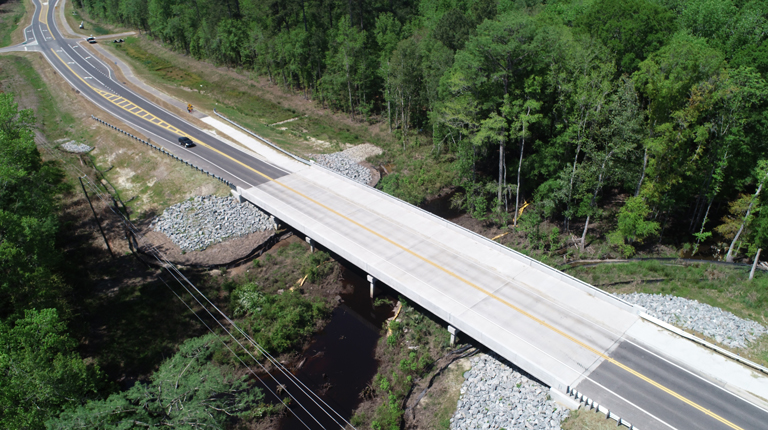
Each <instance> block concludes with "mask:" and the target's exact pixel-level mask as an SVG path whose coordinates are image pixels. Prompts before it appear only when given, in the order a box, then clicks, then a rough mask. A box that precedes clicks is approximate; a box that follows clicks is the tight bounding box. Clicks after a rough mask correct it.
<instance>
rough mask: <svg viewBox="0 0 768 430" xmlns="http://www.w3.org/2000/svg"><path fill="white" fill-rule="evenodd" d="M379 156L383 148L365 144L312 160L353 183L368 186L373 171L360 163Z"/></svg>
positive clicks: (321, 155)
mask: <svg viewBox="0 0 768 430" xmlns="http://www.w3.org/2000/svg"><path fill="white" fill-rule="evenodd" d="M378 154H381V148H379V147H377V146H375V145H371V144H370V143H364V144H362V145H357V146H353V147H352V148H349V149H345V150H344V151H341V152H334V153H333V154H318V155H313V156H312V158H314V160H315V163H317V164H320V165H322V166H324V167H327V168H329V169H331V170H333V171H335V172H337V173H339V174H342V175H344V176H346V177H348V178H350V179H352V180H353V181H356V182H360V183H361V184H368V183H369V182H370V181H371V171H370V169H368V168H367V167H364V166H361V165H360V164H358V163H361V162H363V161H365V159H366V158H368V157H371V156H374V155H378Z"/></svg>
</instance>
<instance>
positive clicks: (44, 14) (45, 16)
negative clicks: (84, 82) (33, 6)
mask: <svg viewBox="0 0 768 430" xmlns="http://www.w3.org/2000/svg"><path fill="white" fill-rule="evenodd" d="M48 1H49V2H50V1H52V0H48ZM40 6H42V8H41V9H40V20H39V21H40V22H42V23H43V24H45V28H47V29H48V35H49V36H51V39H53V40H56V38H55V37H53V32H52V31H51V26H49V25H48V8H49V6H48V5H47V4H45V5H44V4H43V3H42V1H41V2H40ZM40 33H42V31H40ZM43 37H45V35H43ZM38 43H39V42H38ZM59 59H61V58H59Z"/></svg>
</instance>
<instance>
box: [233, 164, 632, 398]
mask: <svg viewBox="0 0 768 430" xmlns="http://www.w3.org/2000/svg"><path fill="white" fill-rule="evenodd" d="M243 196H244V197H245V198H247V199H248V200H250V201H252V202H253V203H255V204H257V205H258V206H260V207H262V208H264V209H265V210H267V211H269V212H271V213H272V214H273V215H275V216H277V217H278V218H280V219H282V220H283V221H284V222H286V223H288V224H290V225H291V226H293V227H294V228H297V229H298V230H300V231H302V232H304V233H305V234H307V235H308V236H310V237H312V238H313V239H315V240H316V241H318V242H319V243H320V244H322V245H323V246H325V247H327V248H328V249H330V250H332V251H333V252H335V253H337V254H339V255H341V256H342V257H344V258H345V259H347V260H349V261H350V262H352V263H354V264H356V265H357V266H358V267H361V268H363V269H365V270H366V271H368V273H370V274H371V275H373V276H374V277H376V278H377V279H379V280H381V281H382V282H384V283H386V284H387V285H389V286H390V287H392V288H394V289H395V290H397V291H398V292H400V293H401V294H403V295H404V296H406V297H408V298H409V299H410V300H413V301H414V302H416V303H418V304H419V305H420V306H423V307H424V308H426V309H428V310H429V311H431V312H432V313H434V314H435V315H437V316H439V317H440V318H443V319H444V320H446V321H448V322H449V323H450V324H451V325H453V326H455V327H456V328H458V329H459V330H461V331H462V332H464V333H467V334H468V335H470V336H472V337H473V338H475V339H476V340H478V341H480V342H482V343H483V344H485V345H486V346H488V347H490V348H493V349H494V350H495V351H497V352H498V353H499V354H501V355H502V356H504V357H505V358H507V359H509V360H510V361H512V362H514V363H516V364H518V365H519V366H521V367H523V368H524V369H526V370H527V371H529V372H530V373H531V374H532V375H533V376H535V377H537V378H539V379H540V380H542V381H543V382H545V383H546V384H549V385H550V386H553V387H555V388H557V389H560V390H562V391H565V389H566V387H567V386H568V385H575V384H576V383H577V382H578V381H579V380H580V379H581V378H582V377H583V376H584V375H585V373H588V371H589V370H590V369H593V368H595V367H596V366H597V365H599V364H600V362H601V361H602V357H601V354H607V353H609V351H610V350H611V348H612V347H614V346H615V345H616V342H617V341H618V340H619V339H620V338H621V337H622V335H623V333H624V332H625V331H626V330H627V329H629V328H630V327H631V326H632V325H633V324H635V323H636V322H637V321H638V317H637V315H636V314H635V313H633V312H632V309H631V308H630V307H628V306H626V304H623V303H622V302H620V301H618V300H616V299H613V298H611V297H610V296H603V297H599V295H600V293H598V292H594V293H593V292H592V291H589V290H588V287H586V288H585V287H584V286H583V287H582V288H577V287H575V286H574V285H573V284H574V282H578V281H574V280H572V279H565V280H564V279H563V275H562V274H560V273H559V272H556V271H553V270H551V269H548V270H549V271H550V272H551V273H549V274H548V273H546V271H542V270H541V269H542V267H545V266H541V265H538V264H537V263H535V262H534V261H533V260H529V259H527V258H526V257H524V256H522V255H519V254H516V253H514V252H513V251H511V250H505V248H503V247H500V246H499V245H496V244H494V243H490V242H488V241H485V240H482V239H481V238H479V237H477V236H475V235H474V234H473V233H470V232H467V231H465V230H463V229H461V228H460V227H457V226H455V225H453V224H452V223H447V222H445V221H444V220H442V219H440V218H438V217H435V216H433V215H431V214H428V213H425V212H423V211H420V210H418V209H415V208H414V207H412V206H408V205H405V204H403V203H402V202H400V201H398V200H396V199H393V198H391V197H389V196H387V195H384V194H382V193H378V192H375V191H372V190H371V189H369V188H366V187H363V186H360V185H358V184H355V183H352V182H351V181H348V180H346V179H344V178H341V177H339V176H337V175H335V174H332V173H330V172H327V171H324V170H323V169H320V168H317V167H312V168H306V169H302V170H300V171H298V172H295V173H293V174H290V175H287V176H284V177H282V178H280V181H279V182H268V183H265V184H263V185H259V186H257V187H254V188H251V189H248V190H245V191H244V192H243ZM596 294H597V296H596Z"/></svg>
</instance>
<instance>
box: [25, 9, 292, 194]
mask: <svg viewBox="0 0 768 430" xmlns="http://www.w3.org/2000/svg"><path fill="white" fill-rule="evenodd" d="M33 2H34V3H35V6H36V10H35V14H34V17H33V20H32V25H31V26H30V28H28V29H27V31H26V34H27V38H28V39H34V40H35V41H36V42H37V46H36V48H37V50H39V51H40V52H42V54H43V55H44V56H45V58H46V59H48V61H49V62H50V63H51V65H53V67H54V68H55V69H56V70H57V71H58V72H59V73H61V75H62V76H63V77H64V78H65V79H66V80H67V81H68V82H69V83H70V84H71V85H72V86H73V87H75V88H76V89H77V90H78V91H80V93H82V95H83V96H85V97H87V98H88V99H89V100H91V101H92V102H93V103H94V104H96V105H97V106H98V107H100V108H101V109H103V110H104V111H106V112H109V113H110V114H112V115H114V116H115V117H118V118H120V120H122V121H123V122H125V123H127V124H130V125H131V126H132V127H134V128H135V129H137V130H141V131H142V132H144V133H145V134H147V137H149V138H150V139H152V142H153V143H155V144H160V145H162V146H164V147H165V148H166V150H168V151H170V152H173V153H174V154H176V155H178V156H180V157H182V158H184V159H186V160H189V161H191V162H194V163H195V164H196V165H198V166H200V167H202V168H205V169H206V170H208V171H211V172H213V173H214V174H217V175H218V176H221V177H225V178H227V179H228V180H229V181H230V182H232V183H234V184H235V185H238V186H241V187H243V188H249V187H252V186H255V185H258V184H261V183H264V182H266V181H267V177H269V178H279V177H281V176H283V175H286V174H287V173H290V172H286V171H285V170H284V169H282V168H280V167H277V166H274V165H272V164H270V163H268V162H266V161H265V160H262V159H259V158H255V157H252V156H250V155H248V154H245V153H244V152H242V151H239V150H238V149H236V148H233V147H231V146H230V145H227V144H226V143H224V142H222V141H220V140H218V139H216V138H215V137H213V136H211V135H209V134H207V133H205V132H203V131H201V130H199V129H198V128H197V127H195V126H193V125H192V124H190V123H189V122H188V121H185V120H184V119H183V118H181V117H179V116H177V115H174V114H173V113H170V112H168V111H166V110H164V109H162V108H160V107H159V106H157V105H156V104H154V103H152V102H150V101H148V100H146V99H145V98H144V97H142V96H140V95H138V94H136V93H134V92H133V91H132V90H130V89H129V88H128V87H126V86H125V85H123V83H122V82H120V81H118V80H117V79H116V78H115V75H114V72H113V71H112V69H111V68H110V67H108V66H107V65H106V64H104V62H102V61H101V60H100V59H98V58H96V57H94V56H93V54H91V53H90V52H89V51H88V50H86V49H84V48H83V47H82V46H81V45H80V44H79V42H81V41H82V40H77V39H67V38H65V37H64V36H63V35H62V34H61V32H60V31H59V29H58V27H57V24H56V21H55V19H54V16H55V13H54V12H55V3H50V4H49V3H48V2H42V3H41V2H40V0H33ZM30 33H31V35H30ZM181 136H187V137H190V138H191V139H192V140H194V141H195V143H196V144H197V145H196V146H195V147H193V148H189V149H187V148H183V147H181V146H180V145H178V138H179V137H181Z"/></svg>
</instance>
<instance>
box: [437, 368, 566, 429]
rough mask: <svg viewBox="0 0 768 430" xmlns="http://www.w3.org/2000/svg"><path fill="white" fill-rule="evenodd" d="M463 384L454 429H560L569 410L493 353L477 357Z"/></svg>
mask: <svg viewBox="0 0 768 430" xmlns="http://www.w3.org/2000/svg"><path fill="white" fill-rule="evenodd" d="M470 362H471V363H472V369H471V370H469V371H468V372H467V373H466V374H465V377H466V379H465V380H464V384H463V385H462V386H461V397H460V398H459V402H458V404H457V407H456V413H455V414H454V415H453V418H451V429H457V430H458V429H462V430H463V429H500V428H504V429H508V430H512V429H531V430H534V429H545V430H553V429H560V423H561V422H562V421H563V420H564V419H566V418H567V417H568V413H569V411H568V409H566V408H563V407H561V406H560V405H558V404H556V403H555V402H553V401H552V400H548V397H549V389H548V388H547V387H545V386H543V385H541V384H539V383H537V382H535V381H532V380H530V379H528V378H527V377H525V376H524V375H521V374H520V373H519V372H517V371H515V370H513V369H512V368H510V367H509V366H508V365H506V364H504V363H503V362H502V361H499V359H498V358H496V357H495V356H492V355H480V356H477V357H473V358H472V359H471V360H470Z"/></svg>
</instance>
